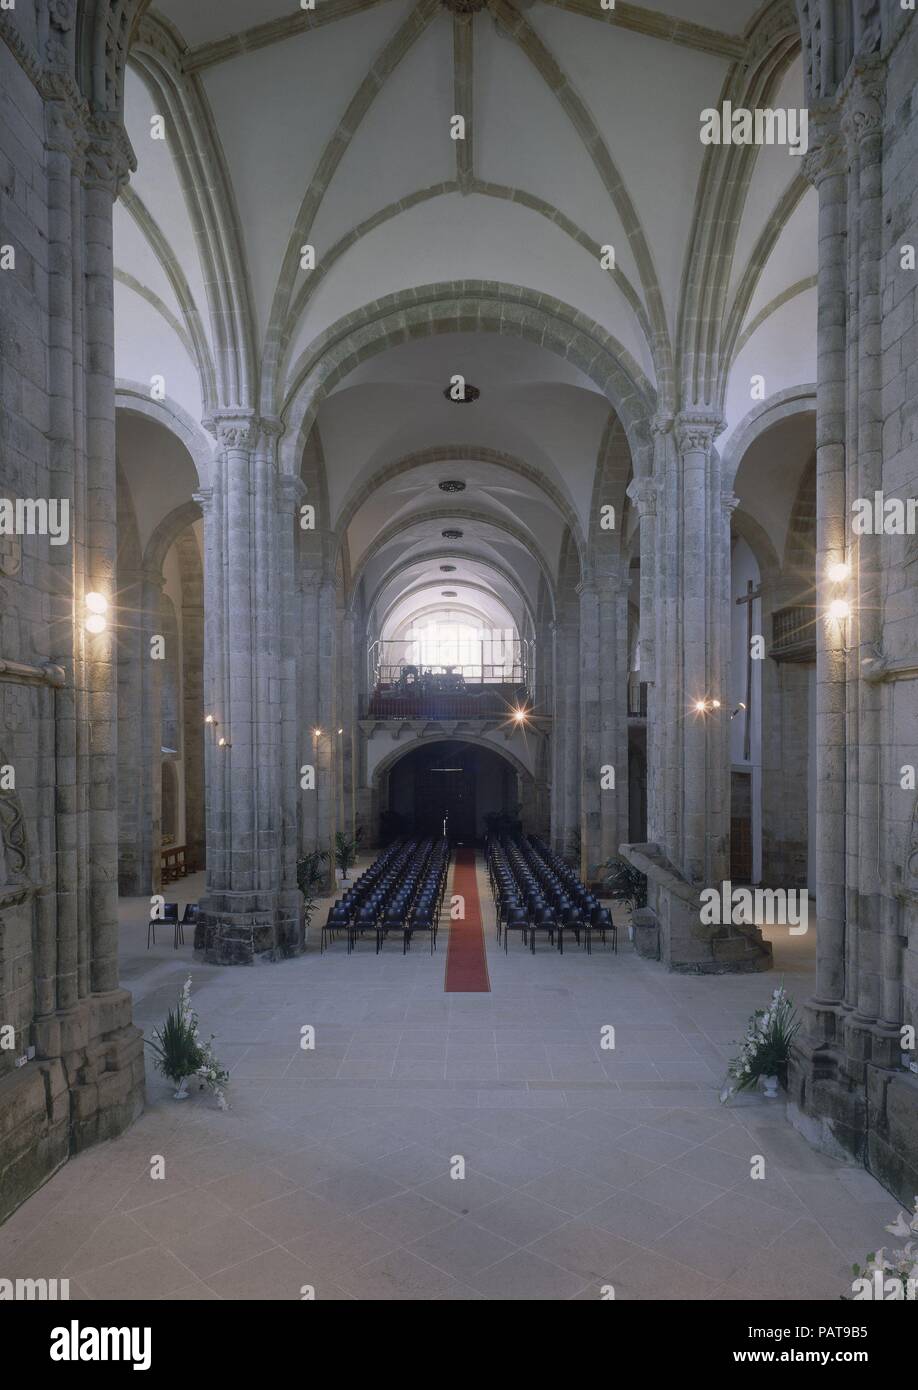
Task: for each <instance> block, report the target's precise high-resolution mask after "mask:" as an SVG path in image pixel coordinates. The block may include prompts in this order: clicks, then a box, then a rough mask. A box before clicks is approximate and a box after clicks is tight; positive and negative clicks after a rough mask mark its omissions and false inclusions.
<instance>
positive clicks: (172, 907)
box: [147, 903, 198, 951]
mask: <svg viewBox="0 0 918 1390" xmlns="http://www.w3.org/2000/svg"><path fill="white" fill-rule="evenodd" d="M197 920H198V905H197V903H186V904H185V911H184V912H183V913H182V915H181V917H179V915H178V903H164V904H163V912H162V916H161V917H154V916H152V915H151V917H150V920H149V922H148V924H147V950H148V951H149V949H150V946H151V944H152V945H154V946H155V945H156V928H157V925H158V924H160V923H161V924H162V925H163V926H167V927H171V928H172V949H173V950H175V951H177V950H178V948H179V946H184V944H185V927H193V926H195V924H196V923H197Z"/></svg>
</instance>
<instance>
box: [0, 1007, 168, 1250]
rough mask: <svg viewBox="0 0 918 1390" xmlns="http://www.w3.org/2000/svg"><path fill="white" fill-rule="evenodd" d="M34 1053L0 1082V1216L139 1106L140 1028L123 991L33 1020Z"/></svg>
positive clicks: (127, 1120) (117, 1130)
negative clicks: (33, 1056)
mask: <svg viewBox="0 0 918 1390" xmlns="http://www.w3.org/2000/svg"><path fill="white" fill-rule="evenodd" d="M34 1038H35V1049H36V1057H35V1059H34V1060H33V1061H31V1062H27V1063H26V1065H25V1066H24V1067H20V1068H18V1069H17V1070H16V1071H14V1072H11V1073H9V1074H8V1075H7V1076H5V1077H4V1078H3V1080H2V1081H0V1222H2V1221H3V1220H4V1219H5V1218H6V1217H7V1216H9V1214H10V1212H12V1211H14V1210H15V1209H16V1207H18V1206H19V1205H20V1204H21V1203H22V1202H24V1201H25V1199H26V1198H27V1197H29V1196H31V1194H32V1193H33V1192H34V1191H36V1189H37V1188H39V1187H41V1186H42V1184H43V1183H45V1182H47V1180H48V1179H49V1178H50V1177H51V1176H52V1174H53V1173H55V1172H56V1171H57V1169H58V1168H60V1167H61V1166H62V1165H63V1164H64V1163H66V1162H67V1159H68V1158H69V1157H70V1155H71V1154H75V1153H79V1152H80V1151H81V1150H83V1149H86V1148H88V1147H89V1146H90V1145H91V1144H97V1143H100V1142H101V1141H102V1140H104V1139H113V1138H114V1137H115V1136H116V1135H118V1134H121V1133H122V1132H123V1131H124V1130H126V1129H127V1128H128V1127H129V1125H131V1124H132V1123H133V1122H134V1120H136V1119H137V1117H138V1116H139V1115H140V1114H141V1112H142V1110H143V1106H144V1081H145V1075H144V1056H143V1034H142V1033H141V1031H140V1029H139V1028H135V1027H134V1025H133V1024H132V1022H131V996H130V994H129V993H128V992H127V990H121V989H119V990H112V991H111V992H110V993H106V994H93V995H90V996H89V997H88V998H87V999H83V1000H81V1001H80V1003H79V1004H78V1005H77V1006H76V1007H75V1008H73V1009H68V1010H66V1011H62V1012H60V1013H55V1014H51V1015H48V1016H47V1017H45V1018H40V1019H36V1021H35V1025H34Z"/></svg>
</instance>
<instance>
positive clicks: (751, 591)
mask: <svg viewBox="0 0 918 1390" xmlns="http://www.w3.org/2000/svg"><path fill="white" fill-rule="evenodd" d="M761 597H762V590H761V589H757V588H756V587H755V585H754V584H753V582H752V580H751V579H747V580H746V592H745V594H744V595H743V597H742V598H738V599H737V600H736V602H737V603H738V604H739V603H745V604H747V605H748V606H747V608H746V708H745V710H744V715H745V720H744V725H743V758H744V760H745V761H746V762H747V763H748V762H750V761H751V756H750V755H751V737H752V605H753V604H754V603H755V601H756V599H757V598H761Z"/></svg>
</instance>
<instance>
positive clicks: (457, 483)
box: [438, 478, 465, 492]
mask: <svg viewBox="0 0 918 1390" xmlns="http://www.w3.org/2000/svg"><path fill="white" fill-rule="evenodd" d="M438 487H439V489H440V491H441V492H465V483H464V482H462V480H461V479H460V478H444V480H443V482H442V483H438Z"/></svg>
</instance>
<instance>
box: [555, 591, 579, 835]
mask: <svg viewBox="0 0 918 1390" xmlns="http://www.w3.org/2000/svg"><path fill="white" fill-rule="evenodd" d="M578 608H579V600H578V598H577V596H576V595H572V596H570V597H566V598H560V599H559V610H560V611H559V615H558V616H557V617H556V620H555V622H554V624H553V639H554V640H553V676H552V687H553V690H554V709H553V723H552V778H551V781H552V808H551V815H552V826H551V838H552V848H553V849H554V850H555V851H556V852H557V853H558V854H565V855H569V854H571V853H572V850H573V840H574V832H575V830H576V829H577V827H578V825H579V823H580V701H579V698H578V694H577V686H578V684H579V671H580V650H579V632H578V628H579V621H578V616H577V615H578Z"/></svg>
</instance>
